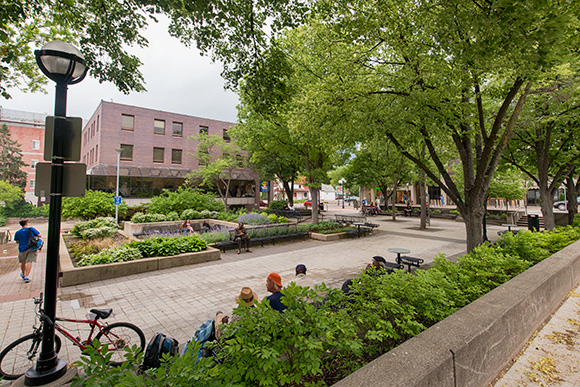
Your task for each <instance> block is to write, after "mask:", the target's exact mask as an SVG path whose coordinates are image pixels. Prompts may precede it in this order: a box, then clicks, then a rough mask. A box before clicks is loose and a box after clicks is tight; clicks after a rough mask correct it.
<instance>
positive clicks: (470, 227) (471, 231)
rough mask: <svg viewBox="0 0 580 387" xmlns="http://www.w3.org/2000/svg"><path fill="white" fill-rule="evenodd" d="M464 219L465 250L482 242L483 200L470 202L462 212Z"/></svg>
mask: <svg viewBox="0 0 580 387" xmlns="http://www.w3.org/2000/svg"><path fill="white" fill-rule="evenodd" d="M462 214H463V220H464V221H465V231H466V236H467V251H472V250H473V249H474V248H475V247H477V246H479V245H480V244H482V243H483V216H484V214H485V206H484V203H483V202H480V203H477V204H476V203H470V205H468V206H467V208H466V211H465V212H463V213H462Z"/></svg>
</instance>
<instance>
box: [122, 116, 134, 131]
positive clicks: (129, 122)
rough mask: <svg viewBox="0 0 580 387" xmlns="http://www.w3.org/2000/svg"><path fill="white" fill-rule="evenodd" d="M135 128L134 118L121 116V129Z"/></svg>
mask: <svg viewBox="0 0 580 387" xmlns="http://www.w3.org/2000/svg"><path fill="white" fill-rule="evenodd" d="M134 128H135V116H130V115H128V114H121V129H123V130H133V129H134Z"/></svg>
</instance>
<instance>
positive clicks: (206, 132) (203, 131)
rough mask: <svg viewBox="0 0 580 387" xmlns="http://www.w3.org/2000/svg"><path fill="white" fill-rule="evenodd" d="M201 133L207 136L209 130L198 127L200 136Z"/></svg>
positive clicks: (204, 127) (205, 127)
mask: <svg viewBox="0 0 580 387" xmlns="http://www.w3.org/2000/svg"><path fill="white" fill-rule="evenodd" d="M202 133H205V134H209V128H208V127H207V126H200V127H199V134H202Z"/></svg>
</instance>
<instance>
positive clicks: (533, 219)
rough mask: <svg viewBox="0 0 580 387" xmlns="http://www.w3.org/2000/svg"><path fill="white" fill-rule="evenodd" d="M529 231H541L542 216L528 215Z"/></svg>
mask: <svg viewBox="0 0 580 387" xmlns="http://www.w3.org/2000/svg"><path fill="white" fill-rule="evenodd" d="M528 230H530V231H540V216H539V215H532V214H530V215H528Z"/></svg>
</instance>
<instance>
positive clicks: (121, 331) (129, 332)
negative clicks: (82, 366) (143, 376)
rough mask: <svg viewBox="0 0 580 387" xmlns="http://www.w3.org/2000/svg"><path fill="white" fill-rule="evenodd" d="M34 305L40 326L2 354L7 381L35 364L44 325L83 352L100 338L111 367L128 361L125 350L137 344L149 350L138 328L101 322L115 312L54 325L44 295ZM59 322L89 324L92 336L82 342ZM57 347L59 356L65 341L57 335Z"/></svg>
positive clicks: (98, 311) (97, 311) (96, 311)
mask: <svg viewBox="0 0 580 387" xmlns="http://www.w3.org/2000/svg"><path fill="white" fill-rule="evenodd" d="M34 304H35V305H36V321H37V323H35V324H34V327H33V332H32V333H31V334H29V335H26V336H23V337H21V338H19V339H18V340H16V341H14V342H13V343H12V344H10V345H8V346H7V347H6V348H4V349H3V350H2V352H0V375H1V376H2V377H4V379H6V380H15V379H18V378H19V377H21V376H22V375H24V373H25V372H26V371H27V370H28V369H29V368H31V367H32V366H33V365H34V362H35V360H36V356H37V354H38V351H39V349H40V344H41V343H42V327H43V325H44V324H54V328H55V330H56V331H57V332H58V333H60V334H61V335H63V336H64V337H65V338H67V339H68V340H70V341H71V342H72V343H73V344H74V345H75V346H77V347H78V348H79V349H80V350H81V351H83V350H84V349H85V348H87V347H88V346H92V344H93V339H97V340H98V341H99V342H100V344H101V346H106V348H107V349H108V351H109V352H111V353H112V357H111V363H110V364H111V366H113V367H114V366H119V365H121V364H122V363H123V361H124V360H125V356H124V355H125V353H126V351H125V348H131V347H132V346H133V345H135V344H136V345H137V346H139V348H141V350H143V349H144V348H145V335H144V334H143V331H141V329H139V328H138V327H137V326H136V325H134V324H131V323H127V322H115V323H112V324H107V323H101V322H100V321H99V320H105V319H107V318H108V317H109V316H111V313H112V312H113V309H110V308H107V309H91V311H90V312H91V313H89V314H87V318H86V320H77V319H70V318H61V317H57V318H56V321H55V322H54V323H53V322H52V321H51V320H50V318H48V316H46V314H45V313H44V310H43V309H42V308H41V307H40V306H41V305H42V293H41V294H40V297H39V298H35V299H34ZM58 322H67V323H78V324H88V325H89V327H90V331H89V335H88V337H87V338H86V340H81V338H80V337H75V336H73V335H72V334H71V333H69V332H68V331H67V330H66V329H65V328H64V327H63V326H62V325H60V324H59V323H58ZM37 325H38V326H37ZM93 335H94V337H93ZM54 347H55V348H54V349H55V351H56V352H57V353H58V352H59V351H60V347H61V339H60V337H59V336H57V335H55V336H54Z"/></svg>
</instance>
